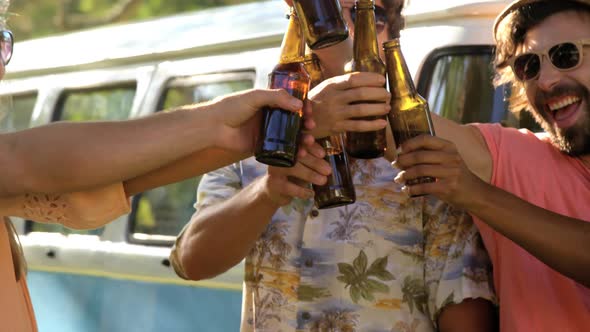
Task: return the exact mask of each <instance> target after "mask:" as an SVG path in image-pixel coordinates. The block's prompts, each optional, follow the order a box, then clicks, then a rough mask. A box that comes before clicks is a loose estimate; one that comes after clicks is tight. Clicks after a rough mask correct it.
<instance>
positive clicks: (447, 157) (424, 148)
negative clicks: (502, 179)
mask: <svg viewBox="0 0 590 332" xmlns="http://www.w3.org/2000/svg"><path fill="white" fill-rule="evenodd" d="M393 166H395V167H398V168H400V169H402V171H401V172H399V174H398V175H397V177H396V178H395V182H397V183H400V184H402V183H408V182H410V183H411V182H414V183H415V184H413V185H411V186H409V185H406V186H405V187H404V189H403V191H405V192H406V193H407V194H408V195H409V196H420V195H426V194H432V195H434V196H436V197H438V198H440V199H441V200H443V201H445V202H447V203H449V204H452V205H454V206H457V207H461V208H468V207H469V203H470V200H471V199H472V198H473V197H477V196H478V193H479V192H481V190H482V188H483V187H482V186H487V184H486V183H485V182H484V181H482V180H481V179H480V178H479V177H478V176H476V175H475V174H474V173H473V172H471V171H470V170H469V169H468V168H467V166H466V165H465V162H464V161H463V158H462V157H461V155H460V154H459V152H458V150H457V147H456V146H455V144H454V143H453V142H450V141H447V140H444V139H442V138H440V137H436V136H430V135H420V136H417V137H414V138H411V139H408V140H407V141H405V142H404V143H403V144H401V153H399V154H398V156H397V159H396V161H394V162H393ZM425 177H428V178H436V181H434V182H423V181H416V180H418V179H420V178H425Z"/></svg>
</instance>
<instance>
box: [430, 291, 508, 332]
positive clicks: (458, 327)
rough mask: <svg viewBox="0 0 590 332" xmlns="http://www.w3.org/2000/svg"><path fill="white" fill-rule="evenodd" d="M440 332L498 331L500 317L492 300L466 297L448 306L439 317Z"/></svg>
mask: <svg viewBox="0 0 590 332" xmlns="http://www.w3.org/2000/svg"><path fill="white" fill-rule="evenodd" d="M438 326H439V331H440V332H470V331H472V332H493V331H498V317H497V315H496V310H495V308H494V306H493V304H492V303H491V302H490V301H487V300H484V299H466V300H464V301H463V302H461V303H458V304H451V305H448V306H446V307H445V308H444V309H443V310H442V311H441V313H440V315H439V317H438Z"/></svg>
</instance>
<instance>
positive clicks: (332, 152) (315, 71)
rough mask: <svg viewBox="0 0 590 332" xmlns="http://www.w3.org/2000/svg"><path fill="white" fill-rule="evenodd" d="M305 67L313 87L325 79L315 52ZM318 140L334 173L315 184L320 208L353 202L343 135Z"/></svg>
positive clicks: (352, 190) (353, 196) (307, 57)
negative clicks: (322, 183) (321, 182)
mask: <svg viewBox="0 0 590 332" xmlns="http://www.w3.org/2000/svg"><path fill="white" fill-rule="evenodd" d="M305 68H306V69H307V72H308V73H309V76H310V77H311V87H312V88H313V87H314V86H316V85H317V84H319V83H321V81H322V80H323V76H322V70H321V68H320V64H319V59H317V58H316V57H315V56H314V55H313V54H311V53H308V54H306V56H305ZM316 142H317V143H318V144H319V145H321V146H322V147H323V148H324V151H326V156H325V157H324V159H325V160H326V161H327V162H328V163H329V164H330V166H331V167H332V173H331V174H330V175H329V176H328V180H327V182H326V183H325V184H324V185H321V186H319V185H315V184H314V185H313V186H312V187H313V191H314V193H315V195H314V200H315V205H316V206H317V208H318V209H328V208H333V207H337V206H342V205H346V204H352V203H354V202H355V200H356V194H355V191H354V185H353V182H352V175H351V172H350V168H349V166H348V156H347V155H346V152H345V151H344V144H343V141H342V135H333V136H328V137H324V138H318V139H316Z"/></svg>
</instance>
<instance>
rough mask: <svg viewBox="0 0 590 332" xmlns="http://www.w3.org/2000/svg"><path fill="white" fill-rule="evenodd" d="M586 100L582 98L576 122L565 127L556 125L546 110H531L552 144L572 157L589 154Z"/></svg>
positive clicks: (589, 112) (589, 139) (589, 114)
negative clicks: (580, 111)
mask: <svg viewBox="0 0 590 332" xmlns="http://www.w3.org/2000/svg"><path fill="white" fill-rule="evenodd" d="M587 100H588V99H587V98H584V102H583V103H582V104H581V105H580V106H581V107H582V114H581V115H580V117H579V118H578V121H577V122H576V124H574V125H573V126H571V127H567V128H559V127H558V126H556V125H555V124H554V122H553V120H552V119H550V116H549V115H547V113H546V112H538V111H536V110H535V111H534V112H533V116H534V118H535V120H536V121H537V123H538V124H539V125H541V127H542V128H543V130H545V132H547V133H548V134H549V137H550V138H551V142H552V143H553V145H554V146H555V147H556V148H557V149H559V150H560V151H561V152H563V153H565V154H568V155H570V156H572V157H577V156H581V155H586V154H590V110H589V109H588V103H587Z"/></svg>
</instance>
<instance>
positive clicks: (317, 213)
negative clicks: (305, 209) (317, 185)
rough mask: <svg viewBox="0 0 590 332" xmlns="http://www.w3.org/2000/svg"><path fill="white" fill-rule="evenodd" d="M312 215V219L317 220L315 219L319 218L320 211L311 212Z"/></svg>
mask: <svg viewBox="0 0 590 332" xmlns="http://www.w3.org/2000/svg"><path fill="white" fill-rule="evenodd" d="M310 214H311V217H312V218H315V217H317V216H319V215H320V211H318V210H311V213H310Z"/></svg>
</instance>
